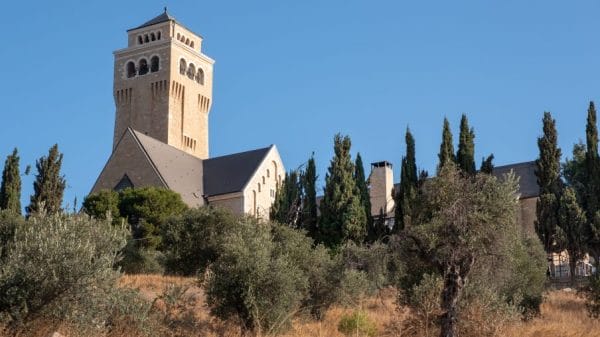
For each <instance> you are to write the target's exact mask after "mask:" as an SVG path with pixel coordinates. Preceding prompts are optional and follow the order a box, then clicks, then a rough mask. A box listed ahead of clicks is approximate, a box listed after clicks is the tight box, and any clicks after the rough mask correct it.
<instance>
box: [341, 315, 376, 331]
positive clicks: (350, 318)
mask: <svg viewBox="0 0 600 337" xmlns="http://www.w3.org/2000/svg"><path fill="white" fill-rule="evenodd" d="M338 331H339V332H341V333H343V334H344V335H346V336H369V337H372V336H376V335H377V327H376V326H375V323H373V321H372V320H371V319H370V318H369V316H367V314H366V313H365V312H363V311H354V312H353V313H352V314H351V315H344V316H342V318H341V319H340V323H339V324H338Z"/></svg>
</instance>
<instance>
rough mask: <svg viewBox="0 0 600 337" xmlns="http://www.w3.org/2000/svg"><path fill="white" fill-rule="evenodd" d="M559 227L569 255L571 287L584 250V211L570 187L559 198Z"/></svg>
mask: <svg viewBox="0 0 600 337" xmlns="http://www.w3.org/2000/svg"><path fill="white" fill-rule="evenodd" d="M558 214H559V222H558V223H559V226H560V227H561V229H562V231H563V233H564V235H565V248H566V249H567V252H568V253H569V269H570V275H571V285H575V268H576V266H577V261H579V260H581V259H582V258H583V256H584V255H585V250H586V239H587V238H586V234H585V225H586V222H587V220H586V217H585V213H584V211H583V210H582V209H581V208H580V207H579V204H578V202H577V197H576V195H575V190H574V189H572V188H571V187H567V188H565V189H564V192H563V194H562V196H561V198H560V207H559V213H558Z"/></svg>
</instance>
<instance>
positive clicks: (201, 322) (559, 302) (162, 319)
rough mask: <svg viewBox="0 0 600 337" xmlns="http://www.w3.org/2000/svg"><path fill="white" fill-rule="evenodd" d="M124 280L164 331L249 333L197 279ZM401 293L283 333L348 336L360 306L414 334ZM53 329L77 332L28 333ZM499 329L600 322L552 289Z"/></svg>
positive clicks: (123, 326) (530, 331)
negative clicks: (345, 323)
mask: <svg viewBox="0 0 600 337" xmlns="http://www.w3.org/2000/svg"><path fill="white" fill-rule="evenodd" d="M120 284H121V286H122V287H128V288H132V289H137V290H139V292H140V294H141V296H143V297H144V298H145V299H147V300H148V301H149V303H153V304H152V307H153V309H152V310H153V311H155V312H156V315H154V316H153V317H154V321H153V322H148V324H149V326H151V327H152V328H153V329H154V331H155V332H158V333H159V335H161V336H169V337H173V336H205V337H217V336H224V337H242V336H247V335H244V334H243V332H242V331H240V329H239V325H237V324H236V323H235V322H222V321H220V320H217V319H215V318H213V317H211V316H210V314H209V312H208V308H207V307H206V304H205V300H204V292H203V291H202V288H201V287H198V285H197V282H196V279H194V278H181V277H169V276H160V275H128V276H124V277H123V278H122V279H121V280H120ZM395 296H396V293H395V291H394V290H391V289H386V290H384V291H382V292H381V293H380V294H379V295H378V296H375V297H372V298H369V299H366V300H365V301H363V303H362V304H361V308H342V307H333V308H331V309H330V310H329V311H328V312H327V313H326V316H325V319H324V320H323V321H321V322H318V321H314V320H311V319H296V320H294V322H293V326H292V329H291V330H290V331H289V332H288V333H287V334H285V335H283V336H284V337H301V336H302V337H344V335H343V334H342V333H340V332H339V331H338V323H339V321H340V319H341V318H342V317H343V316H344V315H348V314H350V313H352V312H354V311H355V310H356V309H362V310H363V311H364V312H366V314H367V315H368V317H369V318H370V320H371V321H372V322H373V323H374V325H375V326H376V328H377V336H414V332H412V329H411V327H412V326H411V324H414V323H411V318H412V316H411V312H410V311H409V310H408V309H405V308H401V309H398V308H397V307H396V305H395V303H394V301H395ZM471 319H476V317H471ZM53 331H59V332H61V333H62V334H63V335H65V336H69V337H70V336H76V335H74V334H70V333H69V332H70V329H69V327H66V326H63V325H61V324H60V323H52V322H40V323H39V324H36V328H35V332H30V333H28V334H27V336H32V337H47V336H49V335H50V334H51V333H52V332H53ZM497 333H498V335H499V336H506V337H584V336H585V337H587V336H590V337H592V336H600V322H599V321H596V320H593V319H590V318H589V317H588V316H587V312H586V309H585V302H584V300H583V299H581V298H579V297H578V296H577V294H575V293H573V292H566V291H551V292H548V293H547V294H546V297H545V301H544V304H543V305H542V316H541V317H540V318H537V319H534V320H532V321H530V322H524V323H519V324H515V325H511V326H504V327H499V328H498V331H497ZM137 335H138V334H137V333H136V332H135V331H131V328H130V327H129V326H128V325H127V323H126V322H120V323H119V324H117V325H116V326H115V329H114V331H113V332H112V333H110V335H109V336H110V337H125V336H137ZM436 335H437V332H436V331H434V330H430V331H429V336H436ZM23 336H25V335H23ZM422 336H424V335H422ZM90 337H91V336H90ZM93 337H95V336H93Z"/></svg>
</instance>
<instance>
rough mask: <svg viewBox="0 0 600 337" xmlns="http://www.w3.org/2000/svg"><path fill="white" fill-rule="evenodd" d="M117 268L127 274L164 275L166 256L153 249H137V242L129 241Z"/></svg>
mask: <svg viewBox="0 0 600 337" xmlns="http://www.w3.org/2000/svg"><path fill="white" fill-rule="evenodd" d="M121 254H122V257H123V258H122V259H121V261H119V263H117V266H118V267H120V268H121V270H122V271H123V272H125V273H127V274H163V273H164V272H165V256H164V254H163V253H162V252H159V251H157V250H156V249H153V248H144V247H137V245H136V244H135V241H133V240H129V241H127V245H126V246H125V248H124V249H123V251H122V252H121Z"/></svg>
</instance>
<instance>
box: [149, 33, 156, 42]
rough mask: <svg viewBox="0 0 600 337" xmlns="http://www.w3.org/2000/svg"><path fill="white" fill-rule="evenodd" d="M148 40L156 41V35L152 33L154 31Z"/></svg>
mask: <svg viewBox="0 0 600 337" xmlns="http://www.w3.org/2000/svg"><path fill="white" fill-rule="evenodd" d="M150 40H152V41H156V35H154V33H151V34H150Z"/></svg>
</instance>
